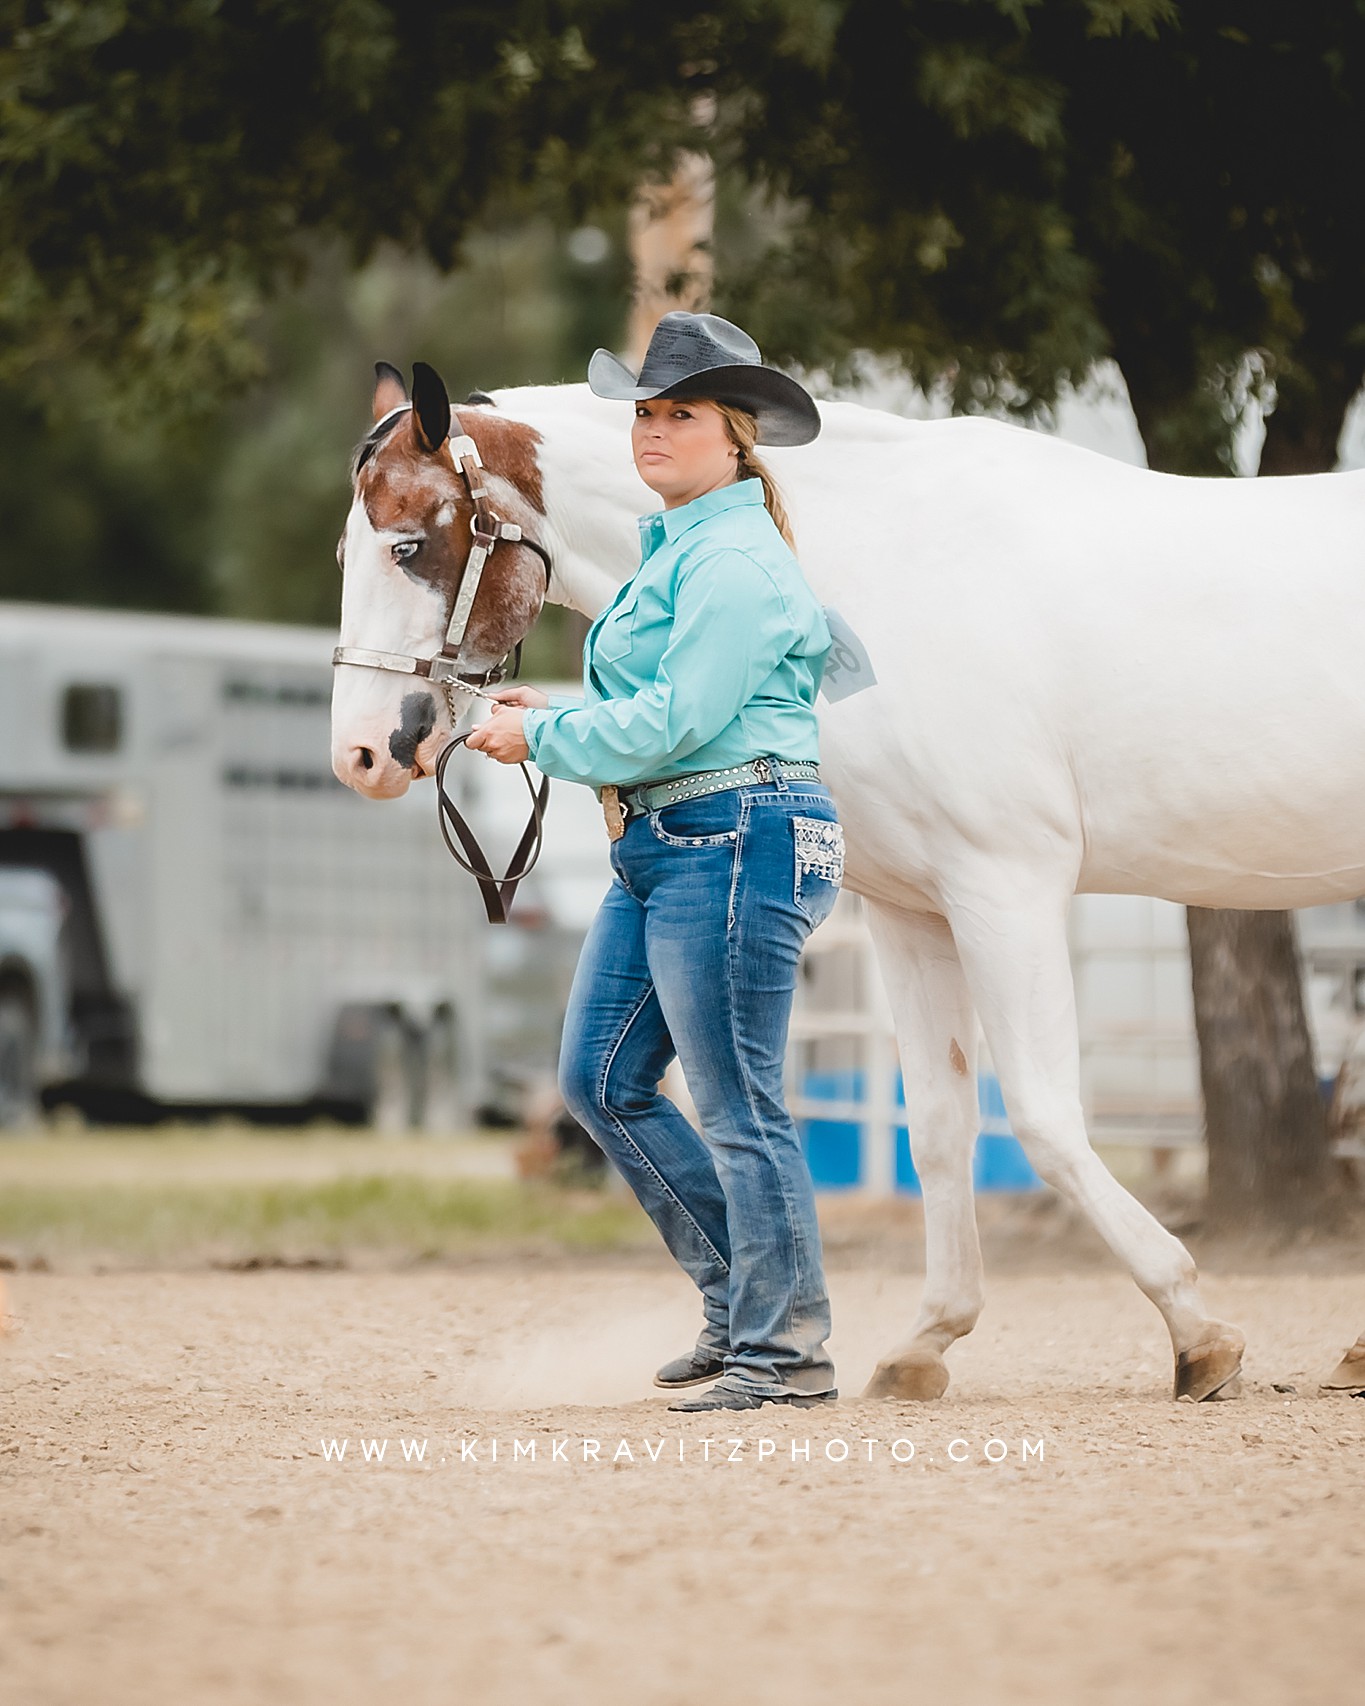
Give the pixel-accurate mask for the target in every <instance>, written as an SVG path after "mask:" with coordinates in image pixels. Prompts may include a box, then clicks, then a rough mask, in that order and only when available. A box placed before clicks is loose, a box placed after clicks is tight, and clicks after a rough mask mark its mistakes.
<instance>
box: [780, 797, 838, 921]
mask: <svg viewBox="0 0 1365 1706" xmlns="http://www.w3.org/2000/svg"><path fill="white" fill-rule="evenodd" d="M791 822H792V834H793V835H794V837H795V842H796V848H795V857H796V876H795V889H794V891H793V898H794V899H795V901H796V904H797V906H799V907H800V908H801V910H802V912H804V913H805V915H806V917H807V918H809V919H810V921H811V923H812V924H820V923H823V921H824V920H825V919H826V918H828V917H829V914H830V911H831V909H832V908H833V906H834V903H835V901H836V900H837V899H838V897H839V885H840V883H842V882H843V880H844V830H843V825H842V824H840V823H837V822H835V821H834V820H832V819H830V818H822V817H794V818H793V819H792V820H791Z"/></svg>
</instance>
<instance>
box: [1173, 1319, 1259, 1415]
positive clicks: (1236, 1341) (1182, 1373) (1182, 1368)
mask: <svg viewBox="0 0 1365 1706" xmlns="http://www.w3.org/2000/svg"><path fill="white" fill-rule="evenodd" d="M1209 1325H1210V1327H1212V1328H1213V1329H1214V1331H1213V1333H1212V1334H1211V1335H1210V1337H1209V1338H1207V1339H1205V1340H1204V1341H1203V1342H1202V1343H1201V1344H1197V1345H1191V1347H1190V1348H1189V1350H1187V1351H1181V1352H1180V1353H1179V1355H1178V1356H1177V1357H1176V1359H1175V1395H1176V1397H1177V1398H1188V1399H1189V1400H1190V1401H1191V1402H1192V1403H1196V1404H1198V1403H1202V1402H1204V1401H1205V1400H1206V1399H1209V1398H1236V1397H1237V1396H1238V1395H1239V1393H1240V1392H1241V1390H1242V1383H1241V1381H1240V1380H1239V1379H1238V1376H1239V1375H1240V1374H1241V1372H1242V1352H1243V1351H1244V1350H1245V1349H1246V1340H1245V1338H1243V1336H1242V1335H1241V1334H1240V1333H1239V1332H1238V1331H1237V1329H1236V1328H1235V1327H1228V1326H1225V1325H1224V1324H1223V1323H1222V1322H1221V1321H1211V1322H1210V1323H1209Z"/></svg>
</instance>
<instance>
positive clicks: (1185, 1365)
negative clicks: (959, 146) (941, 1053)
mask: <svg viewBox="0 0 1365 1706" xmlns="http://www.w3.org/2000/svg"><path fill="white" fill-rule="evenodd" d="M982 875H983V876H984V877H985V878H986V880H984V881H979V882H978V883H977V884H976V885H975V892H973V893H972V894H971V895H970V896H968V895H966V894H961V895H959V896H958V897H956V898H955V903H954V904H953V905H952V906H950V908H949V922H950V923H951V925H952V928H953V935H954V940H955V941H956V943H957V950H958V953H959V955H960V956H961V959H962V967H963V970H964V972H965V973H966V977H967V983H968V986H969V988H970V989H971V992H972V996H973V998H974V1000H975V1002H976V1008H977V1011H978V1013H980V1015H981V1023H982V1027H983V1029H984V1030H985V1033H986V1040H987V1042H988V1043H989V1045H990V1050H991V1056H992V1060H993V1062H994V1065H995V1070H996V1072H997V1073H998V1074H999V1077H1000V1086H1001V1089H1002V1090H1003V1091H1004V1095H1005V1105H1006V1107H1007V1108H1008V1109H1009V1114H1010V1121H1011V1124H1012V1126H1013V1129H1014V1132H1015V1135H1016V1136H1017V1137H1018V1139H1019V1141H1020V1142H1021V1143H1022V1144H1023V1146H1024V1150H1025V1152H1026V1153H1027V1155H1028V1157H1029V1159H1030V1161H1032V1163H1033V1165H1034V1167H1036V1168H1037V1170H1038V1172H1039V1173H1040V1174H1041V1176H1042V1177H1043V1178H1044V1179H1045V1180H1046V1181H1047V1182H1048V1184H1050V1185H1052V1186H1053V1187H1054V1189H1056V1190H1058V1191H1060V1192H1062V1194H1063V1195H1064V1196H1066V1197H1068V1198H1069V1199H1070V1200H1071V1201H1072V1202H1073V1203H1075V1204H1076V1206H1077V1207H1078V1208H1079V1209H1081V1211H1082V1212H1083V1213H1084V1214H1085V1215H1086V1216H1087V1217H1088V1218H1089V1220H1090V1221H1091V1222H1092V1223H1093V1225H1094V1226H1095V1228H1096V1230H1097V1231H1098V1232H1099V1233H1100V1236H1101V1237H1102V1238H1103V1239H1104V1241H1105V1243H1106V1244H1108V1246H1109V1248H1110V1249H1111V1250H1112V1251H1113V1252H1114V1254H1115V1255H1116V1256H1118V1258H1119V1259H1120V1261H1122V1262H1123V1263H1124V1264H1125V1265H1126V1266H1127V1268H1128V1269H1129V1271H1130V1272H1131V1273H1132V1275H1133V1278H1134V1279H1135V1280H1136V1281H1137V1283H1138V1285H1139V1286H1140V1287H1141V1288H1142V1290H1143V1291H1144V1292H1145V1293H1146V1294H1147V1296H1148V1297H1150V1298H1151V1300H1152V1302H1153V1303H1155V1304H1156V1306H1157V1308H1158V1309H1159V1310H1160V1311H1161V1313H1162V1316H1163V1317H1164V1319H1165V1322H1166V1325H1167V1327H1168V1329H1169V1330H1170V1334H1171V1343H1172V1345H1173V1346H1174V1348H1175V1357H1176V1366H1175V1395H1176V1397H1177V1398H1196V1399H1198V1398H1212V1397H1215V1396H1223V1397H1232V1396H1234V1394H1235V1392H1236V1390H1237V1384H1236V1383H1237V1377H1238V1374H1239V1371H1240V1369H1241V1361H1242V1351H1243V1348H1244V1346H1245V1340H1244V1339H1243V1337H1242V1334H1241V1333H1240V1332H1238V1330H1237V1329H1236V1328H1235V1327H1232V1326H1229V1325H1228V1324H1227V1323H1226V1322H1223V1321H1216V1320H1213V1319H1212V1318H1211V1317H1210V1316H1209V1315H1208V1313H1207V1311H1206V1310H1205V1308H1204V1304H1203V1301H1202V1299H1201V1298H1200V1296H1199V1291H1198V1287H1197V1284H1196V1279H1197V1272H1196V1269H1195V1265H1194V1260H1193V1258H1192V1257H1191V1256H1190V1253H1189V1251H1188V1250H1186V1248H1185V1246H1184V1245H1183V1244H1182V1243H1181V1242H1180V1240H1179V1239H1178V1238H1175V1237H1173V1236H1172V1235H1171V1234H1170V1233H1169V1232H1167V1230H1166V1229H1165V1227H1164V1226H1162V1225H1161V1224H1160V1222H1159V1221H1157V1220H1156V1219H1155V1217H1154V1216H1152V1215H1151V1214H1149V1213H1148V1212H1147V1210H1146V1209H1145V1208H1143V1206H1142V1204H1141V1203H1139V1202H1138V1201H1137V1200H1136V1199H1135V1198H1134V1197H1132V1196H1130V1195H1129V1193H1128V1192H1127V1191H1126V1190H1124V1188H1123V1186H1122V1185H1120V1184H1119V1182H1118V1180H1117V1179H1115V1178H1114V1176H1113V1175H1112V1174H1111V1173H1110V1172H1109V1170H1108V1168H1107V1167H1106V1166H1105V1165H1104V1163H1103V1162H1102V1161H1101V1160H1100V1158H1099V1156H1098V1155H1096V1154H1095V1152H1094V1150H1093V1149H1092V1148H1091V1147H1090V1142H1089V1139H1088V1138H1087V1136H1086V1131H1085V1119H1084V1115H1083V1113H1082V1111H1081V1094H1080V1045H1079V1040H1078V1036H1077V1029H1076V1005H1075V994H1074V990H1073V986H1072V979H1071V961H1070V957H1069V955H1068V952H1067V942H1066V908H1067V902H1068V898H1069V897H1068V896H1065V895H1061V894H1056V893H1051V892H1048V891H1047V890H1040V889H1039V888H1038V887H1037V886H1036V885H1032V886H1031V885H1030V884H1029V883H1028V880H1027V878H1020V876H1019V874H1018V873H1010V872H997V873H983V874H982ZM1011 888H1013V895H1012V897H1011ZM1002 896H1004V897H1010V898H1006V899H1002V898H1001V897H1002Z"/></svg>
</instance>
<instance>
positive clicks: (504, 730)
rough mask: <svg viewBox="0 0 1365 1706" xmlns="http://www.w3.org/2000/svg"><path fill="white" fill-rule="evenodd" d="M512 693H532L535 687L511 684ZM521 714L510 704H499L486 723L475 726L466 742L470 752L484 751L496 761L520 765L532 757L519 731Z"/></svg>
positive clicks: (524, 737) (523, 736) (524, 738)
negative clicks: (504, 705) (512, 686)
mask: <svg viewBox="0 0 1365 1706" xmlns="http://www.w3.org/2000/svg"><path fill="white" fill-rule="evenodd" d="M511 691H512V692H513V693H534V692H535V688H534V687H514V688H512V689H511ZM521 718H522V713H521V711H520V710H519V709H513V707H512V706H510V705H507V706H506V707H502V706H500V707H499V708H498V709H497V710H496V711H494V713H493V715H492V716H491V717H490V718H489V719H488V721H487V722H486V723H480V724H479V726H478V728H476V729H474V730H473V731H472V732H471V734H470V736H469V738H468V740H466V741H465V745H466V746H467V747H468V748H469V750H470V751H471V752H483V753H487V755H488V756H489V758H493V759H496V760H497V762H498V763H499V764H520V763H522V762H523V760H525V759H527V758H529V757H530V756H531V749H530V747H529V746H527V744H526V736H525V735H524V734H523V733H522V732H521Z"/></svg>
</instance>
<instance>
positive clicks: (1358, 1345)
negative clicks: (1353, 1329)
mask: <svg viewBox="0 0 1365 1706" xmlns="http://www.w3.org/2000/svg"><path fill="white" fill-rule="evenodd" d="M1322 1386H1323V1389H1324V1390H1325V1391H1329V1392H1365V1333H1362V1334H1361V1335H1360V1337H1359V1338H1358V1339H1357V1340H1356V1342H1355V1343H1354V1344H1353V1345H1352V1346H1351V1348H1350V1350H1349V1351H1347V1353H1346V1355H1345V1356H1344V1357H1342V1359H1341V1361H1340V1362H1339V1363H1338V1364H1337V1366H1336V1367H1335V1368H1334V1369H1333V1370H1332V1372H1331V1373H1330V1374H1329V1375H1328V1376H1327V1378H1326V1379H1325V1380H1324V1381H1323V1382H1322Z"/></svg>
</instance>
